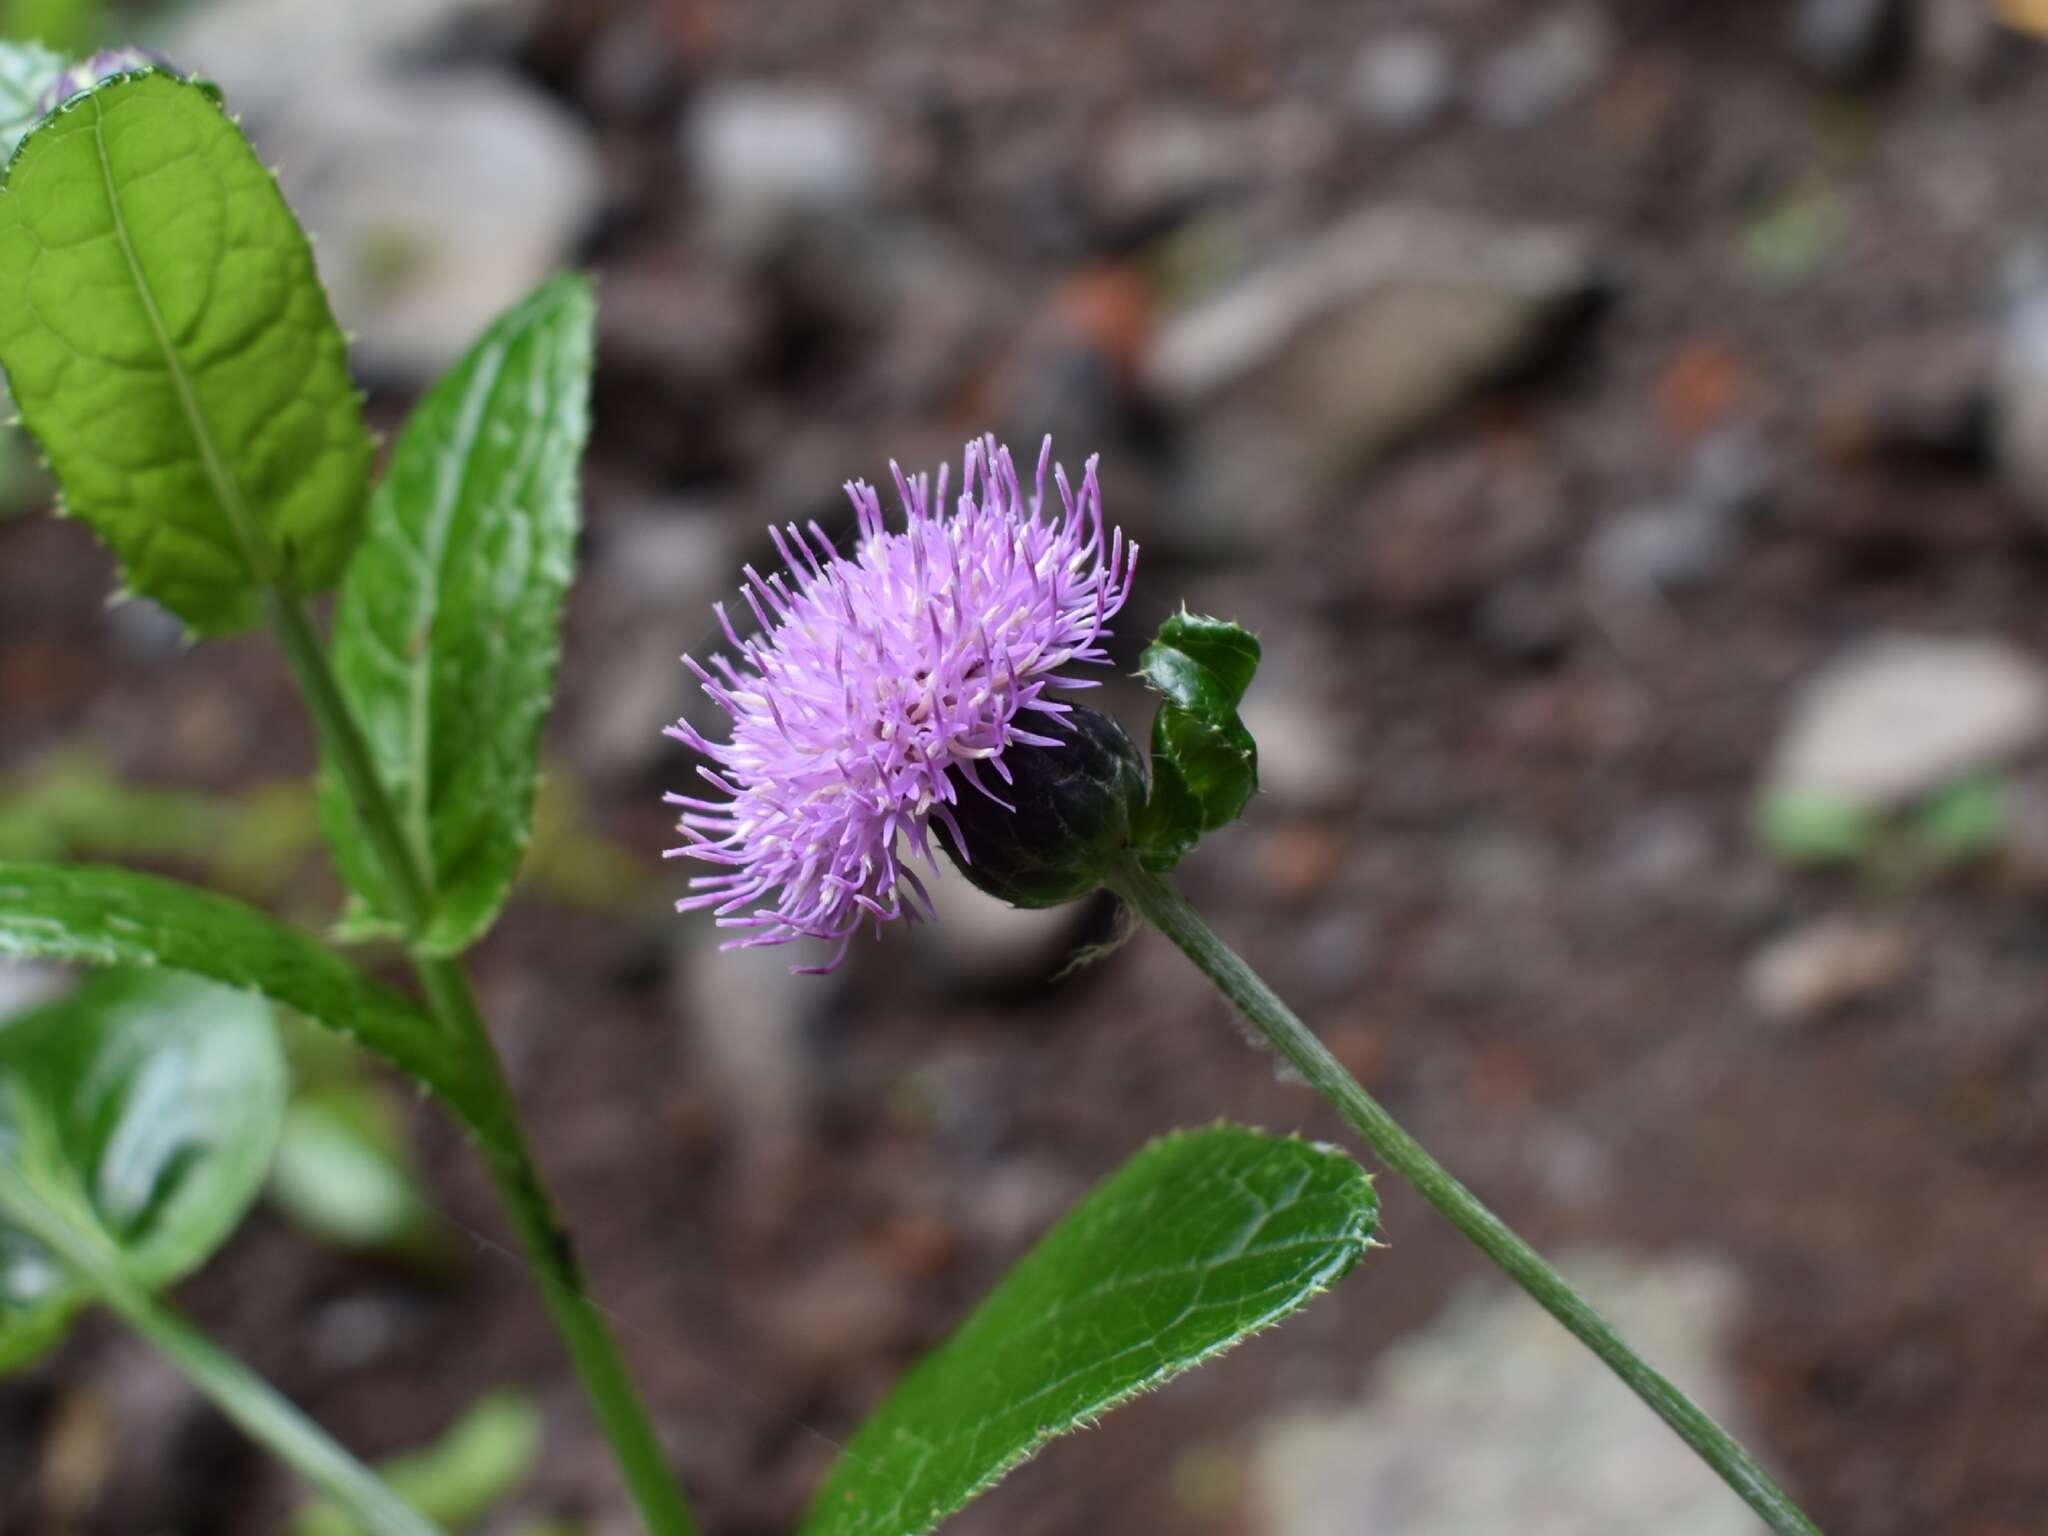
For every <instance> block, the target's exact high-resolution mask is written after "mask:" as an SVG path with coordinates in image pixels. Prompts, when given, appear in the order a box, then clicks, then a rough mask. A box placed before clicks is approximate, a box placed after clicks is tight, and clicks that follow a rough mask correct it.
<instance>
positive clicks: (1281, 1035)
mask: <svg viewBox="0 0 2048 1536" xmlns="http://www.w3.org/2000/svg"><path fill="white" fill-rule="evenodd" d="M1109 885H1110V889H1111V890H1113V891H1115V892H1116V893H1117V895H1119V896H1121V897H1122V898H1123V899H1124V901H1126V902H1127V903H1129V905H1130V906H1131V907H1132V908H1133V910H1135V911H1136V912H1137V913H1138V914H1139V915H1140V916H1141V917H1143V918H1144V919H1145V920H1146V921H1147V922H1149V923H1151V924H1152V925H1153V926H1154V927H1155V928H1157V929H1158V930H1159V931H1160V932H1161V933H1163V934H1165V935H1166V937H1167V938H1169V939H1171V940H1172V941H1173V942H1174V944H1175V945H1177V946H1178V947H1179V949H1180V951H1181V952H1182V953H1183V954H1185V955H1186V956H1187V957H1188V958H1189V959H1190V960H1192V961H1193V962H1194V963H1195V966H1196V968H1197V969H1199V970H1200V971H1201V972H1202V974H1203V975H1205V976H1207V977H1208V978H1209V980H1210V981H1211V982H1212V983H1214V985H1215V987H1216V990H1217V991H1219V992H1221V993H1222V994H1223V995H1224V996H1225V997H1226V998H1228V999H1229V1000H1230V1002H1231V1003H1232V1004H1233V1005H1234V1006H1235V1007H1236V1008H1237V1010H1238V1012H1240V1013H1242V1014H1243V1015H1244V1016H1245V1018H1247V1019H1248V1020H1250V1021H1251V1023H1252V1024H1253V1025H1254V1026H1255V1027H1256V1028H1257V1029H1258V1031H1259V1033H1260V1034H1262V1035H1264V1036H1265V1038H1266V1039H1267V1041H1268V1042H1270V1043H1271V1045H1272V1046H1273V1048H1274V1049H1275V1050H1276V1051H1278V1052H1279V1053H1280V1054H1281V1056H1283V1057H1284V1058H1286V1060H1287V1062H1288V1063H1289V1064H1290V1065H1291V1066H1292V1067H1293V1068H1294V1069H1295V1070H1296V1071H1298V1072H1299V1073H1300V1074H1301V1075H1302V1077H1303V1078H1304V1079H1306V1080H1307V1082H1308V1084H1309V1086H1310V1087H1312V1088H1314V1089H1315V1090H1316V1092H1318V1093H1320V1094H1321V1095H1322V1096H1323V1097H1324V1098H1326V1099H1328V1100H1329V1101H1330V1103H1331V1104H1333V1105H1335V1106H1336V1108H1337V1112H1338V1113H1339V1114H1341V1115H1343V1117H1344V1118H1345V1120H1346V1121H1347V1122H1349V1124H1350V1125H1351V1127H1352V1129H1353V1130H1355V1131H1357V1132H1358V1134H1359V1135H1360V1136H1362V1137H1364V1138H1365V1140H1366V1142H1367V1144H1368V1145H1370V1146H1371V1147H1372V1149H1373V1150H1374V1151H1375V1152H1377V1153H1378V1154H1379V1155H1380V1156H1381V1157H1382V1158H1384V1159H1385V1160H1386V1162H1387V1164H1388V1166H1389V1167H1391V1168H1393V1169H1394V1171H1395V1172H1397V1173H1399V1174H1400V1175H1401V1176H1402V1177H1403V1178H1404V1179H1406V1180H1407V1181H1408V1182H1409V1183H1410V1184H1412V1185H1413V1186H1414V1187H1415V1189H1416V1192H1417V1193H1419V1194H1420V1195H1421V1196H1422V1198H1423V1199H1425V1200H1427V1201H1428V1202H1429V1203H1430V1204H1431V1205H1433V1206H1435V1207H1436V1208H1437V1210H1438V1211H1440V1212H1441V1213H1442V1214H1443V1215H1444V1217H1445V1218H1446V1219H1447V1220H1448V1221H1449V1222H1450V1223H1451V1225H1452V1226H1454V1227H1456V1228H1457V1229H1458V1230H1459V1231H1460V1232H1462V1233H1463V1234H1464V1235H1465V1236H1466V1237H1467V1238H1468V1239H1469V1240H1470V1241H1471V1242H1472V1243H1473V1244H1474V1245H1475V1246H1476V1247H1478V1248H1479V1250H1480V1251H1481V1252H1482V1253H1484V1254H1485V1255H1486V1256H1487V1257H1488V1258H1489V1259H1491V1260H1493V1262H1494V1263H1495V1264H1497V1265H1498V1266H1499V1267H1500V1268H1501V1269H1502V1270H1503V1271H1504V1272H1505V1273H1506V1274H1507V1276H1508V1278H1509V1279H1511V1280H1513V1281H1514V1282H1515V1283H1516V1284H1517V1285H1519V1286H1520V1287H1521V1288H1522V1289H1523V1290H1525V1291H1527V1292H1528V1293H1529V1294H1530V1296H1532V1297H1534V1298H1535V1300H1536V1301H1537V1303H1538V1304H1539V1305H1540V1306H1542V1307H1543V1309H1544V1310H1545V1311H1546V1312H1548V1313H1549V1314H1550V1315H1551V1316H1552V1317H1554V1318H1556V1319H1557V1320H1558V1321H1559V1322H1560V1323H1562V1324H1564V1326H1565V1327H1566V1328H1568V1329H1569V1330H1571V1333H1572V1335H1573V1336H1574V1337H1575V1338H1577V1339H1578V1340H1579V1342H1580V1343H1582V1344H1584V1345H1585V1346H1586V1347H1587V1348H1588V1349H1590V1350H1592V1351H1593V1353H1594V1354H1596V1355H1598V1356H1599V1357H1600V1359H1601V1360H1602V1361H1604V1362H1605V1363H1606V1365H1607V1367H1608V1369H1609V1370H1611V1371H1613V1372H1614V1374H1615V1375H1617V1376H1619V1377H1620V1378H1621V1379H1622V1380H1623V1381H1624V1382H1626V1383H1627V1384H1628V1386H1629V1389H1630V1390H1631V1391H1633V1392H1634V1393H1635V1394H1636V1396H1638V1397H1640V1398H1641V1399H1642V1400H1643V1401H1644V1402H1645V1403H1647V1404H1649V1405H1650V1408H1651V1409H1652V1410H1653V1411H1654V1412H1655V1413H1656V1414H1657V1416H1658V1417H1659V1418H1661V1419H1662V1420H1663V1421H1664V1422H1665V1423H1666V1424H1668V1425H1670V1426H1671V1428H1672V1429H1673V1430H1675V1431H1676V1432H1677V1433H1678V1436H1679V1438H1681V1439H1682V1440H1684V1441H1685V1443H1686V1444H1687V1445H1689V1446H1691V1447H1692V1449H1693V1450H1694V1452H1695V1453H1697V1454H1698V1456H1699V1457H1700V1459H1701V1460H1702V1461H1704V1462H1706V1463H1707V1465H1708V1466H1710V1467H1712V1468H1713V1469H1714V1470H1715V1471H1716V1472H1717V1473H1719V1474H1720V1476H1721V1479H1722V1481H1723V1482H1725V1483H1727V1484H1728V1486H1729V1487H1730V1488H1732V1489H1734V1490H1735V1492H1736V1493H1738V1494H1739V1495H1741V1497H1742V1499H1743V1501H1744V1502H1745V1503H1747V1504H1748V1505H1749V1507H1750V1508H1751V1509H1753V1510H1755V1511H1756V1512H1757V1514H1759V1515H1761V1516H1762V1517H1763V1519H1764V1521H1765V1523H1766V1524H1768V1525H1769V1526H1770V1528H1771V1529H1772V1530H1773V1531H1776V1532H1778V1533H1779V1536H1819V1530H1818V1528H1817V1527H1816V1526H1815V1525H1814V1523H1813V1522H1812V1521H1811V1520H1809V1519H1807V1517H1806V1516H1805V1514H1803V1513H1802V1512H1801V1511H1800V1509H1799V1507H1798V1506H1797V1505H1796V1504H1794V1503H1793V1502H1792V1500H1791V1499H1790V1498H1789V1497H1788V1496H1787V1495H1786V1493H1785V1491H1784V1490H1783V1489H1782V1488H1780V1487H1779V1486H1778V1485H1777V1483H1775V1482H1774V1481H1772V1479H1771V1476H1770V1474H1769V1473H1767V1472H1765V1471H1764V1469H1763V1468H1762V1467H1761V1466H1759V1465H1758V1464H1757V1462H1756V1459H1755V1458H1754V1457H1752V1456H1751V1455H1750V1454H1749V1452H1747V1451H1745V1450H1744V1449H1743V1448H1742V1447H1741V1445H1739V1444H1738V1443H1737V1442H1736V1441H1735V1439H1734V1437H1733V1436H1731V1435H1730V1434H1729V1433H1728V1432H1727V1431H1726V1430H1725V1429H1723V1428H1722V1427H1721V1426H1720V1425H1718V1424H1716V1423H1715V1422H1714V1421H1713V1420H1712V1419H1711V1418H1709V1417H1708V1416H1707V1415H1706V1414H1705V1413H1704V1412H1702V1411H1701V1410H1700V1408H1699V1406H1698V1405H1697V1404H1695V1403H1694V1402H1693V1401H1692V1399H1690V1398H1689V1397H1687V1396H1686V1395H1685V1394H1684V1393H1683V1392H1681V1391H1680V1390H1679V1389H1678V1388H1677V1387H1676V1386H1674V1385H1673V1384H1672V1383H1671V1381H1670V1380H1668V1379H1667V1378H1666V1377H1665V1376H1663V1375H1662V1374H1661V1373H1659V1372H1658V1371H1657V1370H1656V1369H1654V1368H1653V1367H1652V1366H1651V1365H1650V1364H1649V1362H1647V1361H1646V1360H1644V1359H1643V1357H1642V1356H1641V1355H1639V1354H1637V1353H1636V1351H1635V1350H1634V1349H1633V1348H1632V1347H1631V1346H1630V1345H1629V1343H1628V1341H1627V1340H1626V1339H1624V1338H1623V1337H1622V1336H1621V1335H1620V1334H1619V1333H1618V1332H1616V1331H1615V1328H1614V1325H1613V1324H1612V1323H1610V1322H1608V1321H1607V1319H1606V1318H1604V1317H1602V1316H1601V1315H1600V1314H1599V1313H1598V1312H1596V1311H1594V1310H1593V1308H1592V1307H1591V1306H1589V1305H1588V1304H1587V1302H1586V1300H1585V1298H1584V1297H1582V1296H1580V1295H1579V1293H1578V1292H1577V1291H1575V1290H1573V1289H1572V1287H1571V1286H1570V1285H1569V1284H1568V1283H1567V1282H1566V1281H1565V1278H1564V1277H1563V1276H1562V1275H1560V1274H1559V1273H1558V1272H1557V1271H1556V1270H1555V1269H1553V1268H1551V1266H1550V1265H1549V1264H1548V1263H1547V1262H1545V1260H1544V1259H1543V1257H1542V1255H1540V1254H1539V1253H1537V1252H1536V1250H1535V1249H1533V1248H1531V1247H1530V1246H1529V1245H1528V1244H1527V1243H1525V1242H1524V1241H1522V1239H1521V1238H1520V1237H1518V1236H1516V1234H1515V1233H1514V1231H1513V1230H1512V1229H1511V1228H1510V1227H1509V1226H1508V1225H1507V1224H1506V1223H1505V1222H1503V1221H1502V1220H1501V1219H1500V1218H1499V1217H1498V1216H1495V1215H1494V1214H1493V1212H1492V1211H1490V1210H1488V1209H1487V1208H1486V1207H1485V1206H1484V1205H1483V1204H1481V1203H1480V1201H1479V1198H1478V1197H1477V1196H1476V1195H1474V1194H1473V1193H1472V1192H1471V1191H1470V1190H1468V1189H1467V1188H1465V1186H1464V1185H1462V1184H1460V1183H1459V1182H1458V1181H1457V1180H1456V1179H1455V1178H1453V1177H1452V1176H1451V1175H1450V1173H1449V1172H1448V1171H1447V1170H1446V1169H1445V1168H1444V1166H1443V1165H1442V1164H1441V1163H1439V1162H1438V1161H1437V1160H1436V1159H1435V1158H1433V1157H1431V1156H1430V1155H1429V1153H1428V1152H1427V1151H1426V1150H1425V1149H1424V1148H1423V1146H1422V1144H1421V1143H1420V1142H1418V1141H1417V1140H1416V1139H1415V1138H1414V1137H1413V1136H1410V1135H1409V1134H1408V1133H1407V1132H1406V1131H1405V1130H1403V1129H1402V1128H1401V1126H1400V1124H1399V1123H1398V1122H1397V1121H1396V1120H1395V1119H1394V1117H1393V1116H1391V1115H1389V1114H1388V1113H1387V1112H1386V1110H1384V1109H1382V1108H1381V1107H1380V1105H1379V1103H1378V1102H1377V1101H1376V1100H1375V1099H1374V1098H1373V1097H1372V1095H1370V1094H1369V1093H1367V1092H1366V1091H1365V1090H1364V1089H1363V1088H1362V1087H1360V1086H1359V1084H1358V1081H1357V1079H1355V1078H1353V1077H1352V1076H1351V1074H1350V1073H1349V1072H1346V1071H1345V1070H1344V1067H1343V1065H1342V1064H1341V1063H1340V1062H1339V1061H1338V1060H1337V1058H1336V1057H1334V1056H1332V1055H1331V1054H1330V1052H1329V1050H1328V1048H1327V1047H1325V1046H1324V1044H1323V1043H1322V1041H1320V1040H1318V1039H1317V1038H1316V1037H1315V1036H1314V1035H1313V1034H1312V1033H1310V1031H1309V1028H1308V1026H1307V1025H1306V1024H1304V1023H1302V1022H1301V1020H1300V1019H1299V1018H1298V1017H1296V1015H1295V1014H1294V1012H1293V1010H1292V1009H1290V1008H1289V1007H1288V1006H1287V1005H1286V1004H1285V1003H1283V1002H1282V1001H1280V999H1279V997H1278V996H1277V995H1276V994H1275V993H1274V991H1273V989H1272V988H1271V987H1269V986H1267V985H1266V983H1265V982H1264V981H1263V980H1261V979H1260V978H1259V976H1258V974H1257V973H1256V972H1255V971H1253V970H1252V968H1251V967H1250V966H1248V965H1246V964H1245V963H1244V961H1243V960H1241V959H1239V958H1238V956H1237V955H1236V954H1235V953H1234V952H1233V951H1232V950H1231V949H1230V947H1229V946H1228V945H1226V944H1225V943H1224V942H1223V941H1222V940H1221V939H1219V938H1218V937H1217V936H1216V934H1215V933H1214V931H1213V930H1211V929H1210V927H1209V925H1208V924H1207V923H1205V922H1203V921H1202V918H1201V915H1200V914H1199V913H1197V912H1196V911H1195V909H1194V908H1193V907H1191V906H1189V905H1188V903H1187V901H1186V900H1185V899H1183V898H1182V897H1181V896H1180V894H1179V893H1178V892H1176V891H1175V890H1174V889H1173V887H1172V886H1170V885H1168V884H1167V883H1166V882H1165V881H1164V880H1161V879H1160V878H1158V877H1157V876H1155V875H1152V874H1150V873H1148V872H1147V871H1145V870H1143V869H1141V868H1139V867H1138V866H1137V864H1136V863H1130V864H1127V865H1126V866H1125V868H1123V869H1122V870H1121V871H1119V872H1118V873H1117V875H1116V876H1115V877H1114V878H1113V879H1111V881H1110V882H1109Z"/></svg>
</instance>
